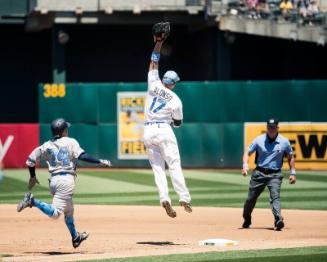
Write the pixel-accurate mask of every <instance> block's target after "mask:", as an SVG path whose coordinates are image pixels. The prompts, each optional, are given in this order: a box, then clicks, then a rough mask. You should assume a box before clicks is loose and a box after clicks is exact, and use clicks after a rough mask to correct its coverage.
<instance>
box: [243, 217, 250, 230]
mask: <svg viewBox="0 0 327 262" xmlns="http://www.w3.org/2000/svg"><path fill="white" fill-rule="evenodd" d="M251 224H252V223H251V218H247V219H244V222H243V225H242V228H250V226H251Z"/></svg>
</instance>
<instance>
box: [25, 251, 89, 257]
mask: <svg viewBox="0 0 327 262" xmlns="http://www.w3.org/2000/svg"><path fill="white" fill-rule="evenodd" d="M24 253H25V254H36V253H38V254H42V255H49V256H60V255H72V254H77V253H78V254H86V252H60V251H45V252H24Z"/></svg>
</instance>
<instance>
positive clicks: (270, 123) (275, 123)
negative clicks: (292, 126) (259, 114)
mask: <svg viewBox="0 0 327 262" xmlns="http://www.w3.org/2000/svg"><path fill="white" fill-rule="evenodd" d="M278 123H279V121H278V119H277V118H269V119H268V120H267V126H278Z"/></svg>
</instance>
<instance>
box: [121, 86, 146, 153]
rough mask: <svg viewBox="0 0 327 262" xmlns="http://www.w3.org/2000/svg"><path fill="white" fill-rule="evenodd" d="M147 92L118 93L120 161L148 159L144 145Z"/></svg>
mask: <svg viewBox="0 0 327 262" xmlns="http://www.w3.org/2000/svg"><path fill="white" fill-rule="evenodd" d="M145 98H146V92H118V93H117V114H118V115H117V121H118V125H117V126H118V132H117V134H118V139H117V141H118V151H117V152H118V159H147V154H146V150H145V146H144V143H143V129H144V104H145Z"/></svg>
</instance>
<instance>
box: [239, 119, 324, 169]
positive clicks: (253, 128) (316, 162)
mask: <svg viewBox="0 0 327 262" xmlns="http://www.w3.org/2000/svg"><path fill="white" fill-rule="evenodd" d="M263 133H266V123H245V124H244V148H245V149H247V148H248V146H249V145H250V143H251V142H252V140H253V139H254V138H255V137H257V136H258V135H260V134H263ZM279 133H280V134H282V135H283V136H285V137H286V138H288V139H289V141H290V143H291V146H292V148H293V151H294V155H295V166H296V168H297V169H327V123H312V122H309V123H297V122H290V123H280V124H279ZM254 155H255V154H253V155H252V156H251V158H250V161H249V166H250V168H254V167H255V163H254V158H255V156H254ZM285 161H286V158H285V159H284V165H283V169H288V164H287V163H286V162H285Z"/></svg>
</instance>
